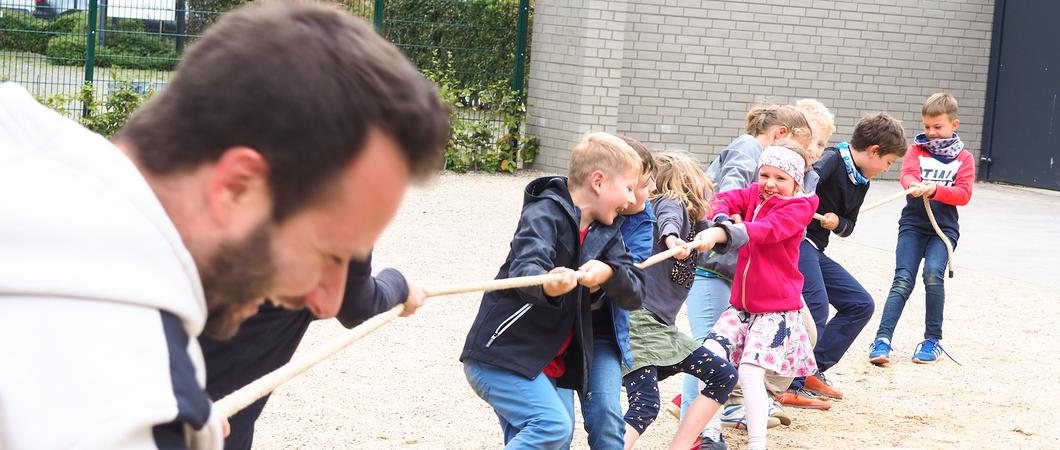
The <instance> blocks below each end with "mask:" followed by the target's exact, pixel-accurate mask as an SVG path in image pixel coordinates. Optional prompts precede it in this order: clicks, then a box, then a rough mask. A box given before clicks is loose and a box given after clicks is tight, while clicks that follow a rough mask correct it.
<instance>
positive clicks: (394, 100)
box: [0, 2, 448, 449]
mask: <svg viewBox="0 0 1060 450" xmlns="http://www.w3.org/2000/svg"><path fill="white" fill-rule="evenodd" d="M447 119H448V115H447V110H446V107H445V106H444V105H443V104H442V103H441V101H440V99H439V98H438V94H437V90H436V89H435V88H434V87H433V85H431V84H430V83H429V82H428V81H426V80H425V79H424V78H423V77H422V76H421V75H420V74H419V73H418V72H417V71H416V69H415V68H414V67H413V66H412V65H411V64H409V63H408V61H407V60H406V59H405V58H404V57H403V56H402V55H401V53H400V52H399V51H398V50H397V49H396V48H395V47H394V46H393V45H391V44H389V43H387V42H386V41H384V40H383V39H382V38H380V37H379V36H378V35H376V34H375V33H374V32H373V31H372V29H371V27H370V26H369V25H367V24H365V23H364V22H362V21H361V20H359V19H356V18H354V17H353V16H351V15H349V14H348V13H346V12H344V11H342V10H340V9H338V8H335V7H330V6H324V5H320V4H311V3H287V2H264V3H259V4H254V5H252V6H248V7H244V8H241V9H239V10H236V11H234V12H232V13H229V14H227V15H225V16H224V17H222V19H221V20H220V21H219V22H218V23H217V24H216V25H214V26H213V27H211V28H210V30H209V31H207V33H206V34H205V35H204V36H203V37H202V38H201V39H200V40H198V41H197V42H196V43H195V44H194V45H193V46H192V47H191V48H190V49H189V51H188V52H187V53H186V55H185V57H184V59H183V61H182V62H181V64H180V66H179V68H178V70H177V72H176V73H175V74H174V76H173V78H172V80H171V82H170V83H169V84H168V86H167V87H166V88H165V89H164V90H163V91H161V92H160V93H158V94H157V95H156V96H154V98H152V99H151V100H150V101H148V102H147V103H146V104H145V105H144V106H143V107H142V108H141V109H140V110H139V111H137V112H136V113H135V114H134V115H133V117H132V118H131V119H130V121H129V122H128V123H127V124H126V125H125V127H124V128H123V129H122V130H121V131H120V132H119V133H118V134H117V135H116V136H115V138H114V140H113V143H110V142H107V141H106V140H105V139H104V138H102V137H100V136H98V135H96V134H93V133H91V132H90V131H88V130H86V129H84V128H83V127H81V126H80V125H78V124H77V123H75V122H72V121H70V120H67V119H65V118H63V117H61V116H60V115H58V114H57V113H55V112H53V111H50V110H48V109H46V108H44V107H43V106H41V105H39V104H38V103H36V102H35V101H34V100H33V98H32V97H31V96H30V95H29V93H28V92H26V91H25V89H23V88H22V87H20V86H18V85H15V84H12V83H5V84H0V448H34V449H50V448H89V449H94V448H106V449H122V448H184V447H192V448H220V447H221V442H222V438H221V425H220V424H221V419H223V418H221V417H217V415H216V414H214V415H211V414H210V406H209V401H208V398H207V396H206V393H205V392H204V390H203V386H204V383H205V371H204V368H203V359H202V353H201V351H200V348H199V345H198V341H197V340H196V339H195V337H196V336H198V335H199V334H200V333H203V332H204V333H206V334H207V335H209V336H212V337H215V338H221V339H223V338H226V337H230V336H232V335H233V334H234V333H235V332H236V330H237V329H238V326H239V323H240V322H241V321H242V320H243V319H245V318H246V317H248V316H250V315H251V314H254V312H256V311H257V309H258V306H259V305H260V304H261V302H262V301H263V299H264V298H265V297H268V298H271V299H272V300H273V301H274V302H276V303H278V304H280V305H282V306H285V307H289V308H294V309H298V308H302V307H305V308H308V310H309V311H310V312H312V314H313V315H314V316H316V317H331V316H334V315H335V314H336V313H337V312H338V310H339V307H340V304H341V301H342V296H343V290H344V288H345V281H346V271H347V266H348V264H349V263H350V262H351V261H355V260H365V259H366V258H367V257H368V256H369V254H370V252H371V248H372V246H373V244H374V241H375V240H376V238H377V237H378V236H379V234H380V233H381V231H382V230H383V228H384V227H385V226H386V224H387V223H388V222H389V220H390V219H391V218H392V217H393V215H394V213H395V211H396V209H397V207H398V204H399V203H400V200H401V197H402V196H403V194H404V191H405V188H406V186H407V185H408V183H409V181H410V180H413V179H420V178H424V177H426V176H428V174H430V173H432V172H434V171H435V169H436V168H437V167H438V166H439V164H438V162H439V159H440V156H441V151H442V147H443V146H444V143H445V139H446V137H447V134H448V123H447Z"/></svg>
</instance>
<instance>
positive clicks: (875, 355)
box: [869, 338, 893, 366]
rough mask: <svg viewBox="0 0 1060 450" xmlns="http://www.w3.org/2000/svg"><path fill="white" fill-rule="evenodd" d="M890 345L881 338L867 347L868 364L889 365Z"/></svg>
mask: <svg viewBox="0 0 1060 450" xmlns="http://www.w3.org/2000/svg"><path fill="white" fill-rule="evenodd" d="M891 350H893V349H892V348H891V344H890V343H889V342H887V341H886V340H884V339H883V338H876V340H875V341H872V345H871V346H869V362H870V363H873V364H875V365H877V366H887V365H890V364H891Z"/></svg>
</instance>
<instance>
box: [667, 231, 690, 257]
mask: <svg viewBox="0 0 1060 450" xmlns="http://www.w3.org/2000/svg"><path fill="white" fill-rule="evenodd" d="M678 246H679V247H681V251H679V252H677V253H675V254H674V259H685V258H687V257H688V255H690V254H692V248H691V247H689V246H688V243H687V242H685V241H684V239H681V238H679V237H677V236H675V235H672V234H671V235H669V236H666V248H668V249H673V248H674V247H678Z"/></svg>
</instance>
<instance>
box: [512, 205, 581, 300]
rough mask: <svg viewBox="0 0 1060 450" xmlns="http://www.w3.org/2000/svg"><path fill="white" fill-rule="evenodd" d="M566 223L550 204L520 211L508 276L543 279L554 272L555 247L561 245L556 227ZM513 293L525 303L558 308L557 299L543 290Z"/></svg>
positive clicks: (530, 289) (519, 289)
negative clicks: (540, 276)
mask: <svg viewBox="0 0 1060 450" xmlns="http://www.w3.org/2000/svg"><path fill="white" fill-rule="evenodd" d="M565 221H566V213H564V212H563V211H561V210H560V208H559V207H558V206H556V205H555V204H553V203H552V201H549V200H541V201H536V202H533V203H531V204H529V205H527V206H526V207H525V208H523V212H522V215H520V217H519V225H518V226H517V227H516V229H515V236H513V237H512V262H511V264H510V265H509V266H508V276H510V277H513V278H514V277H525V276H531V275H543V274H546V273H549V271H550V270H552V269H553V268H555V267H556V264H555V259H556V246H557V245H560V244H559V242H558V240H559V238H560V232H559V229H560V228H559V227H560V226H566V225H567V224H566V222H565ZM514 291H515V292H516V293H517V294H518V295H519V298H520V299H521V300H523V301H525V302H527V303H530V304H533V305H539V306H547V307H551V308H558V307H559V302H560V297H549V296H548V295H546V294H545V288H544V286H531V287H524V288H515V289H514ZM561 297H562V296H561Z"/></svg>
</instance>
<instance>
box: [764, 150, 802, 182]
mask: <svg viewBox="0 0 1060 450" xmlns="http://www.w3.org/2000/svg"><path fill="white" fill-rule="evenodd" d="M758 165H759V166H770V167H776V168H778V169H780V170H783V171H784V172H787V174H788V175H791V178H792V179H793V180H795V184H798V185H802V178H803V177H804V176H806V170H805V167H806V160H804V159H802V155H799V154H798V153H796V152H795V151H794V150H792V149H790V148H787V147H781V146H778V145H771V146H769V147H766V149H765V150H763V151H762V156H761V157H760V158H758Z"/></svg>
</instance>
